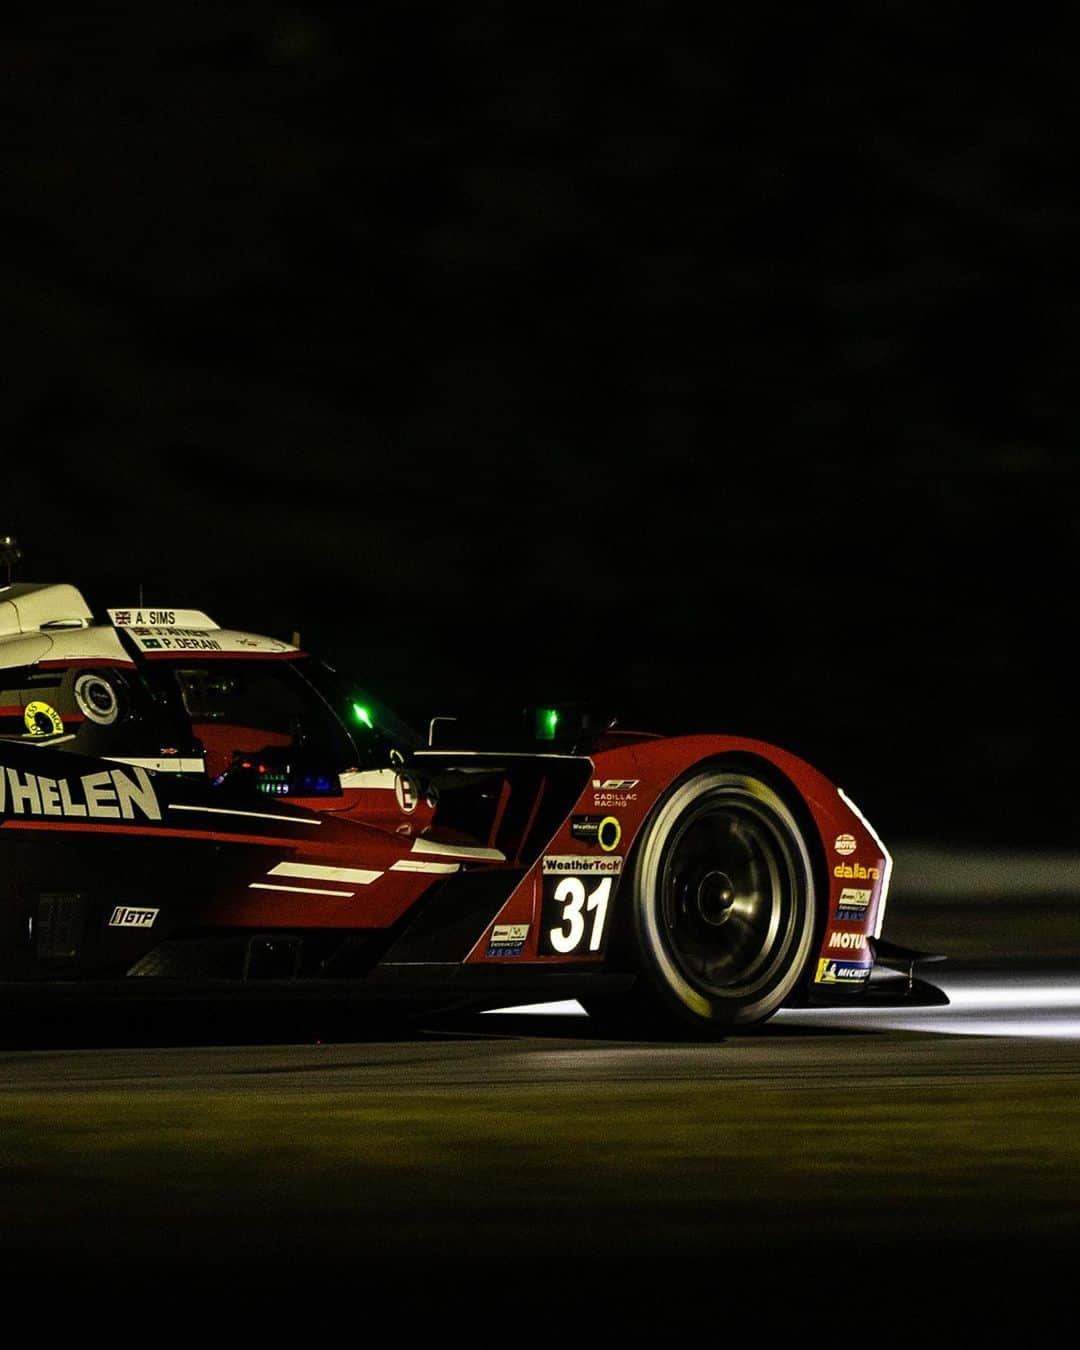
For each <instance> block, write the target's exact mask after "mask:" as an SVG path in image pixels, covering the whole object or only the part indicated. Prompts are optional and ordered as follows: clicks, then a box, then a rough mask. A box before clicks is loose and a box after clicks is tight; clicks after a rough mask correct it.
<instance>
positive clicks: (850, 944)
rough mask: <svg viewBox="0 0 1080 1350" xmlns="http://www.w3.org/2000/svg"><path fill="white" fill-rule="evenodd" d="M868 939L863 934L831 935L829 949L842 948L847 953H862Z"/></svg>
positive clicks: (867, 943)
mask: <svg viewBox="0 0 1080 1350" xmlns="http://www.w3.org/2000/svg"><path fill="white" fill-rule="evenodd" d="M869 942H870V939H869V938H868V937H867V936H866V934H865V933H833V934H832V935H831V936H830V937H829V947H830V948H833V947H844V948H846V949H847V950H848V951H855V952H864V951H866V949H867V946H868V945H869Z"/></svg>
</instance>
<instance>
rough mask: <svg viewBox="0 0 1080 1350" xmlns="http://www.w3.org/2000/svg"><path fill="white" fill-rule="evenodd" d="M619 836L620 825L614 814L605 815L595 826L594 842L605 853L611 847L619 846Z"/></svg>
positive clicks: (609, 850) (620, 831) (610, 849)
mask: <svg viewBox="0 0 1080 1350" xmlns="http://www.w3.org/2000/svg"><path fill="white" fill-rule="evenodd" d="M621 838H622V826H621V825H620V824H619V822H618V821H617V820H616V819H615V817H614V816H605V817H604V819H603V820H602V821H601V822H600V824H599V826H598V827H597V831H596V842H597V843H598V844H599V845H600V847H601V848H602V849H603V850H604V852H605V853H610V852H611V851H612V850H613V849H616V848H618V847H619V840H620V839H621Z"/></svg>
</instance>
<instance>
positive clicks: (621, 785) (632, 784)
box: [592, 778, 641, 807]
mask: <svg viewBox="0 0 1080 1350" xmlns="http://www.w3.org/2000/svg"><path fill="white" fill-rule="evenodd" d="M640 781H641V780H640V779H639V778H594V779H593V780H592V785H593V806H600V807H611V806H627V805H628V804H629V803H630V802H636V801H637V793H636V792H635V791H634V788H636V787H637V785H638V783H639V782H640Z"/></svg>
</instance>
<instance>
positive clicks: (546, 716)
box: [536, 708, 559, 741]
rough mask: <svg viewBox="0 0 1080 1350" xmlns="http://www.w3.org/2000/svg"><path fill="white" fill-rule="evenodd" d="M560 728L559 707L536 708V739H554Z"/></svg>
mask: <svg viewBox="0 0 1080 1350" xmlns="http://www.w3.org/2000/svg"><path fill="white" fill-rule="evenodd" d="M558 729H559V710H558V708H537V710H536V739H537V740H538V741H553V740H554V739H555V733H556V731H558Z"/></svg>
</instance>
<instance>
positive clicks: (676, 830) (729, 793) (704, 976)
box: [638, 772, 814, 1022]
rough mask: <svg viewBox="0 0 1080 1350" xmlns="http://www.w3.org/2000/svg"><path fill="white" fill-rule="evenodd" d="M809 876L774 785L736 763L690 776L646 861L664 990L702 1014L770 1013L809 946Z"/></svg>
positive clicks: (649, 922)
mask: <svg viewBox="0 0 1080 1350" xmlns="http://www.w3.org/2000/svg"><path fill="white" fill-rule="evenodd" d="M703 777H704V776H703ZM812 876H813V869H812V864H811V862H810V857H809V854H808V852H807V846H806V843H805V841H804V838H803V835H802V832H801V830H800V828H799V826H798V824H797V822H796V821H795V819H794V817H793V815H792V813H791V811H790V810H789V808H788V807H787V805H786V803H785V802H784V801H783V799H782V798H781V797H779V796H778V795H777V793H776V792H774V791H773V789H772V788H771V787H769V786H768V785H767V784H765V783H763V782H762V781H761V780H760V779H758V778H757V777H755V776H752V775H748V774H743V773H734V772H716V773H710V774H709V775H708V776H707V777H705V781H702V778H698V779H696V780H691V781H690V782H688V783H686V784H684V785H683V786H682V787H681V788H680V789H678V790H676V791H675V792H674V793H673V794H672V796H671V798H670V799H669V800H668V801H667V802H666V803H665V804H664V806H663V807H662V808H661V811H660V813H659V815H658V817H657V819H656V820H655V822H654V824H653V827H652V828H651V830H650V834H649V836H648V839H647V840H646V842H645V847H644V850H643V854H642V857H641V859H640V871H639V878H640V892H639V907H638V922H639V925H640V929H641V937H642V939H643V948H644V953H643V954H645V955H646V956H647V957H648V959H649V962H650V964H652V966H653V967H654V969H655V972H656V975H657V976H658V977H659V982H660V988H661V989H662V990H664V991H665V992H666V995H667V996H668V997H671V996H674V998H675V999H676V1001H677V1003H679V1004H681V1005H682V1007H683V1009H684V1010H685V1011H687V1012H689V1013H690V1014H692V1017H693V1020H695V1021H699V1020H701V1019H705V1020H714V1019H720V1020H725V1019H727V1020H730V1019H732V1018H733V1019H734V1020H736V1021H738V1022H750V1021H755V1020H758V1019H759V1018H761V1017H763V1016H767V1015H769V1013H770V1012H772V1011H774V1010H775V1008H776V1007H778V1006H779V1004H780V1003H781V1002H782V1001H783V999H784V998H785V997H786V996H787V994H788V993H789V992H790V990H791V989H792V988H793V987H794V985H795V983H796V982H797V980H798V978H799V976H800V973H801V971H802V968H803V965H804V963H805V961H806V959H807V957H808V954H809V948H810V943H811V939H812V926H813V912H814V896H813V880H812Z"/></svg>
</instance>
